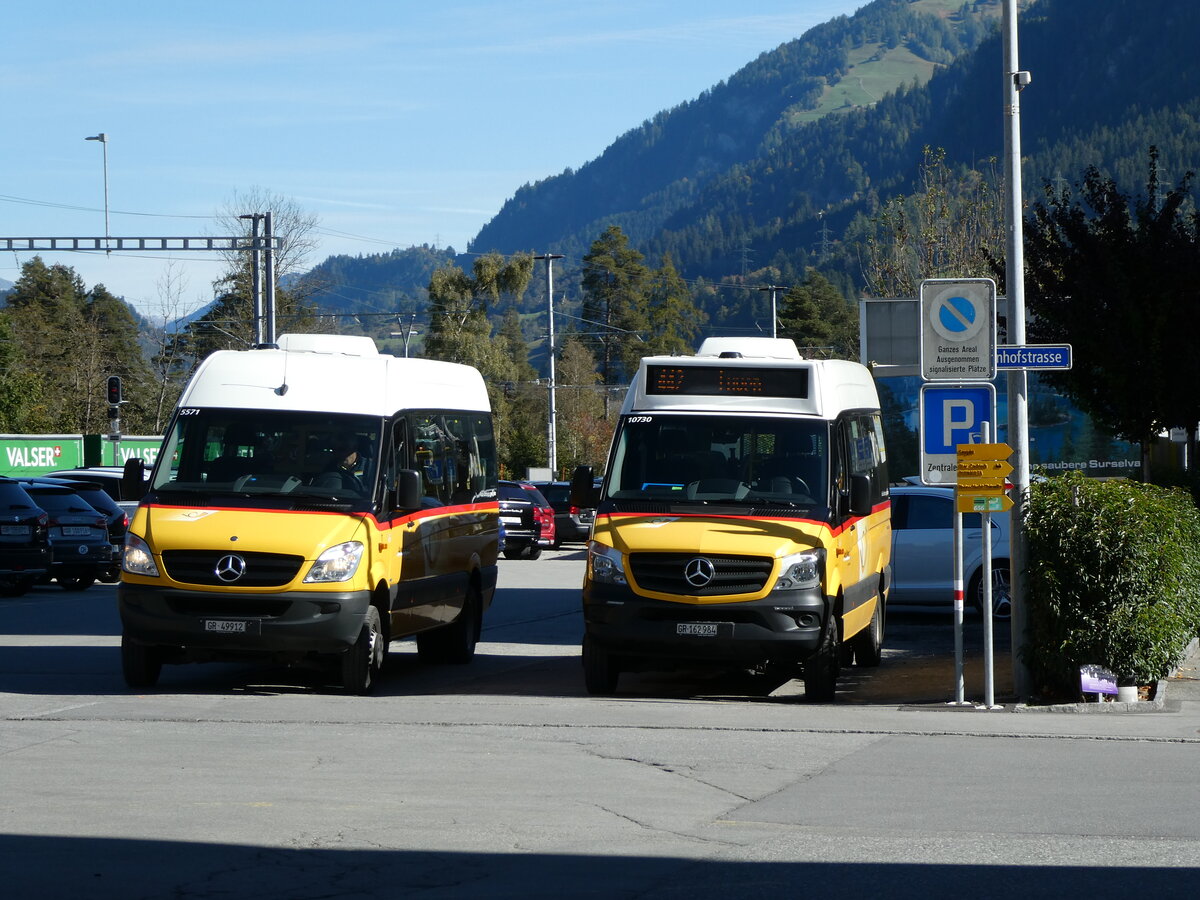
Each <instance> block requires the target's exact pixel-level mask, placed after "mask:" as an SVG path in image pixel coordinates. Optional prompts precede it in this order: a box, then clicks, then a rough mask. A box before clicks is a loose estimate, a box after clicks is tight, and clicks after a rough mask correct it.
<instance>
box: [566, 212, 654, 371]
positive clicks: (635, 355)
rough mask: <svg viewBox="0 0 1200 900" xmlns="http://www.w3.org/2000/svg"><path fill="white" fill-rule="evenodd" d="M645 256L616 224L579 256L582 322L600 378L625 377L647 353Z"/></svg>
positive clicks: (647, 270) (646, 278)
mask: <svg viewBox="0 0 1200 900" xmlns="http://www.w3.org/2000/svg"><path fill="white" fill-rule="evenodd" d="M644 258H645V257H643V256H642V254H641V253H639V252H638V251H637V250H634V249H633V248H632V247H630V246H629V239H628V238H627V237H626V236H625V233H624V232H623V231H621V228H620V226H617V225H610V226H608V228H607V229H606V230H605V232H604V234H602V235H601V236H600V237H598V238H597V239H596V240H595V241H594V242H593V243H592V247H591V249H590V250H589V251H588V253H587V255H586V256H584V258H583V279H582V281H583V318H584V320H585V321H584V325H585V327H587V328H588V329H589V331H590V332H591V334H589V336H588V349H589V350H592V352H593V353H594V354H595V355H596V356H598V357H599V365H600V376H601V379H602V381H603V383H604V384H617V383H619V382H623V381H626V380H628V378H629V377H631V376H632V375H633V373H634V372H635V371H637V365H638V361H639V360H640V359H641V357H642V356H644V355H645V352H644V350H645V343H644V339H643V337H642V332H644V331H645V330H646V328H647V322H646V303H647V297H646V293H647V288H648V286H649V281H650V270H649V269H648V268H646V266H645V264H644V263H643V262H642V261H643V259H644Z"/></svg>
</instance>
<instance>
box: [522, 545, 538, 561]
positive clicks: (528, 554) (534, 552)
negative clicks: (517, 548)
mask: <svg viewBox="0 0 1200 900" xmlns="http://www.w3.org/2000/svg"><path fill="white" fill-rule="evenodd" d="M541 555H542V545H541V544H537V543H534V544H530V545H529V546H528V547H527V548H526V550H525V558H526V559H537V558H538V557H539V556H541Z"/></svg>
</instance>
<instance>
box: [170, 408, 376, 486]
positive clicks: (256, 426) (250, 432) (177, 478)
mask: <svg viewBox="0 0 1200 900" xmlns="http://www.w3.org/2000/svg"><path fill="white" fill-rule="evenodd" d="M380 425H381V420H380V419H377V418H371V417H369V416H350V415H341V414H337V413H327V412H272V411H266V410H257V409H256V410H246V409H198V408H190V409H189V408H184V409H181V410H180V411H179V415H178V416H177V417H176V419H175V424H174V426H173V427H172V428H171V431H170V433H169V434H168V435H167V437H166V438H165V439H164V441H163V449H162V452H161V453H160V454H159V463H158V467H157V468H156V470H155V472H154V477H153V481H152V482H151V488H152V489H153V490H156V491H179V492H185V493H186V492H195V493H201V494H212V493H216V492H225V493H236V494H253V495H272V494H275V495H280V494H287V495H289V496H292V497H304V496H307V497H315V498H319V499H326V500H338V501H347V500H348V501H351V502H355V503H357V502H365V501H369V500H370V499H371V494H372V490H371V489H372V487H373V485H374V484H375V472H376V466H377V463H378V459H379V431H380Z"/></svg>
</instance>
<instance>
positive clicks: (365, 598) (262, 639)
mask: <svg viewBox="0 0 1200 900" xmlns="http://www.w3.org/2000/svg"><path fill="white" fill-rule="evenodd" d="M370 598H371V595H370V593H369V592H368V591H365V590H362V591H342V592H320V593H318V592H308V591H287V592H284V593H238V594H232V593H222V592H218V591H191V590H189V591H184V590H178V589H174V588H161V587H158V586H156V585H143V584H131V583H128V582H121V584H120V585H119V586H118V587H117V606H118V609H119V610H120V614H121V624H122V627H123V629H124V634H125V636H126V637H128V638H130V639H132V640H134V641H137V642H138V643H140V644H146V645H151V646H158V647H169V648H174V649H175V650H176V651H178V652H179V653H180V654H181V655H182V656H184V657H185V658H190V659H218V658H226V657H235V658H236V657H247V656H251V657H254V656H260V657H277V658H280V659H295V658H302V657H304V656H308V655H311V654H324V653H339V652H341V651H343V650H346V649H347V648H348V647H350V646H351V645H352V644H353V643H354V642H355V640H357V639H358V635H359V631H360V630H361V628H362V623H363V619H364V617H365V615H366V610H367V607H368V606H369V605H370Z"/></svg>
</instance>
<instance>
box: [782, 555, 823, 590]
mask: <svg viewBox="0 0 1200 900" xmlns="http://www.w3.org/2000/svg"><path fill="white" fill-rule="evenodd" d="M821 569H822V554H821V551H819V550H807V551H805V552H804V553H793V554H792V555H791V556H785V557H784V558H783V560H782V561H781V562H780V565H779V578H778V579H776V581H775V588H774V589H775V590H777V591H802V590H807V589H809V588H815V587H820V586H821Z"/></svg>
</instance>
